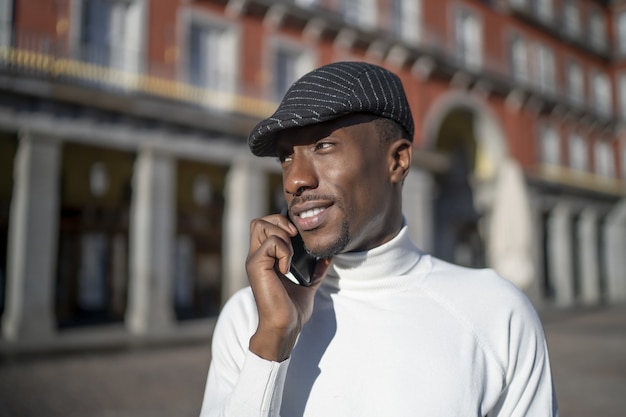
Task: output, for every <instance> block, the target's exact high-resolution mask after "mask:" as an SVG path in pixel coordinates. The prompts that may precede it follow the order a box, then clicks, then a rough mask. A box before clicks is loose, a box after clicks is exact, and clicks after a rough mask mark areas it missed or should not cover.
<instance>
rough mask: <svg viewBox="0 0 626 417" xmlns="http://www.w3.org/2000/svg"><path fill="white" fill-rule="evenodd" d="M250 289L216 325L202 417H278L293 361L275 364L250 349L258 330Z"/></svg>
mask: <svg viewBox="0 0 626 417" xmlns="http://www.w3.org/2000/svg"><path fill="white" fill-rule="evenodd" d="M257 321H258V318H257V317H256V307H255V306H254V300H253V299H252V295H251V293H250V292H249V290H242V291H241V292H239V293H238V294H236V295H235V296H233V298H232V299H231V300H229V302H228V303H226V305H225V306H224V309H223V310H222V312H221V314H220V317H219V319H218V322H217V324H216V326H215V331H214V333H213V342H212V358H211V365H210V367H209V375H208V378H207V384H206V387H205V392H204V398H203V401H202V409H201V411H200V417H277V416H279V413H280V406H281V401H282V392H283V387H284V383H285V377H286V374H287V369H288V367H289V359H287V360H285V361H283V362H272V361H268V360H265V359H263V358H260V357H259V356H257V355H255V354H254V353H252V352H250V350H249V349H248V344H249V340H250V336H251V334H252V333H251V332H252V331H253V329H254V328H256V323H257Z"/></svg>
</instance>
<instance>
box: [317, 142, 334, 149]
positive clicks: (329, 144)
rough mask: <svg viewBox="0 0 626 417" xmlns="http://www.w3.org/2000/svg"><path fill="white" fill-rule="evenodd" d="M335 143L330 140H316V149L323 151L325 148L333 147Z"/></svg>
mask: <svg viewBox="0 0 626 417" xmlns="http://www.w3.org/2000/svg"><path fill="white" fill-rule="evenodd" d="M333 145H334V144H333V143H332V142H328V141H323V142H321V141H320V142H316V143H315V150H316V151H323V150H326V149H330V148H332V147H333Z"/></svg>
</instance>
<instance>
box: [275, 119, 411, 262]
mask: <svg viewBox="0 0 626 417" xmlns="http://www.w3.org/2000/svg"><path fill="white" fill-rule="evenodd" d="M276 143H277V150H278V151H277V154H278V158H279V160H280V161H281V165H282V169H283V187H284V193H285V199H286V201H287V204H288V206H289V213H290V217H291V220H292V221H293V222H294V224H295V226H296V227H297V228H298V230H299V231H300V234H301V235H302V239H303V240H304V243H305V245H306V247H307V249H308V251H309V252H311V253H312V254H313V255H315V256H317V257H320V258H327V257H331V256H333V255H335V254H337V253H341V252H353V251H365V250H368V249H371V248H374V247H376V246H379V245H381V244H382V243H385V242H386V241H388V240H390V239H391V238H392V237H393V236H394V235H395V233H396V232H397V225H398V223H399V222H401V219H398V218H393V217H398V215H397V214H395V212H394V211H393V210H392V207H394V204H397V203H398V202H397V201H395V200H397V199H398V197H397V195H396V193H394V187H393V184H392V181H391V179H390V163H391V161H390V158H391V156H390V152H389V149H390V147H389V145H388V144H383V143H381V141H380V139H379V137H378V133H377V129H376V127H375V126H374V124H373V117H372V116H368V115H361V114H357V115H351V116H347V117H343V118H340V119H337V120H334V121H330V122H326V123H321V124H317V125H313V126H307V127H301V128H294V129H289V130H286V131H283V132H281V133H280V134H279V136H278V137H277V142H276ZM394 199H395V200H394ZM396 207H397V206H396ZM392 214H393V215H392Z"/></svg>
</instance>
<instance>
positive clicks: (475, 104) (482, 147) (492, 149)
mask: <svg viewBox="0 0 626 417" xmlns="http://www.w3.org/2000/svg"><path fill="white" fill-rule="evenodd" d="M460 110H461V111H462V110H465V111H468V112H469V113H470V114H471V115H472V116H473V120H474V123H473V132H471V133H472V134H473V136H474V138H475V140H476V144H475V145H476V152H477V153H476V155H475V157H476V164H477V165H476V169H475V172H474V173H475V174H477V175H478V176H479V177H480V178H482V179H491V178H492V177H493V175H494V174H495V173H496V172H497V170H498V167H499V165H500V163H501V161H503V160H504V159H505V158H506V157H508V156H509V149H508V145H507V142H506V140H505V134H504V131H503V129H502V125H501V123H500V120H499V119H498V117H497V116H496V115H495V113H494V112H493V110H492V109H491V107H490V106H489V105H488V104H487V103H486V102H485V101H484V100H483V99H481V98H480V97H478V96H476V95H474V94H469V93H467V92H464V91H450V92H447V93H445V94H444V95H443V96H442V97H440V98H438V99H437V100H436V101H435V103H433V104H432V105H431V106H430V108H429V110H428V111H427V113H426V116H425V117H424V123H423V125H422V126H423V128H422V135H423V136H422V137H423V138H424V139H425V142H424V147H425V148H426V149H427V150H433V151H434V150H437V148H438V143H437V139H438V138H439V131H440V129H441V127H442V125H443V124H444V122H445V121H446V118H447V117H448V116H449V115H450V114H452V113H454V112H455V111H460Z"/></svg>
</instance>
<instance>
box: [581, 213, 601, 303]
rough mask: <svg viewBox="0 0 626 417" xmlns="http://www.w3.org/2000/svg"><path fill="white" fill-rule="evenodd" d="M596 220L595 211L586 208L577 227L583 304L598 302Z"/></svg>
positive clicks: (598, 272) (598, 274)
mask: <svg viewBox="0 0 626 417" xmlns="http://www.w3.org/2000/svg"><path fill="white" fill-rule="evenodd" d="M598 222H599V219H598V214H597V212H596V211H595V210H593V209H591V208H588V209H585V210H584V211H583V212H582V214H581V216H580V220H579V223H578V229H577V233H578V236H577V237H576V239H578V242H579V245H580V253H579V256H578V265H577V266H578V269H579V271H580V301H581V303H582V304H585V305H594V304H598V303H599V302H600V263H599V251H598V249H599V248H598Z"/></svg>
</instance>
